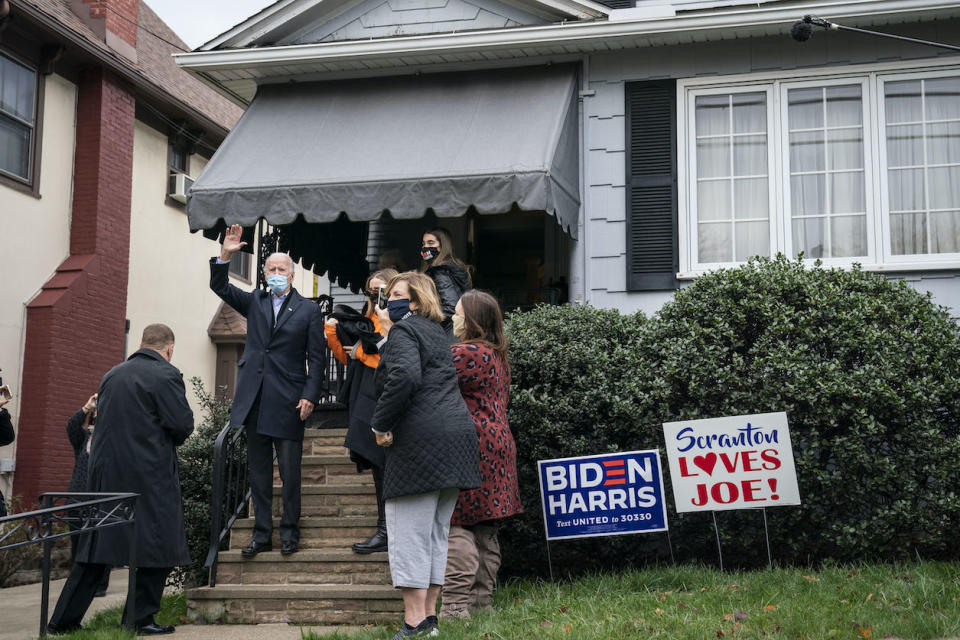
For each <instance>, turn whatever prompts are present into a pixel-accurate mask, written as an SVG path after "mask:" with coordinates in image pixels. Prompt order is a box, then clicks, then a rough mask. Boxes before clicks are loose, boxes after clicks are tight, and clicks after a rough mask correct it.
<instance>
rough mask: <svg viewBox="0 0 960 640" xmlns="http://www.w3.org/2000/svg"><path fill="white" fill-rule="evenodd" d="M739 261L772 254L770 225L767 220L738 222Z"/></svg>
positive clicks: (737, 256) (737, 257)
mask: <svg viewBox="0 0 960 640" xmlns="http://www.w3.org/2000/svg"><path fill="white" fill-rule="evenodd" d="M736 234H737V238H736V239H737V255H736V259H737V262H745V261H747V260H749V259H750V258H752V257H754V256H769V255H770V225H769V224H768V223H767V222H737V223H736Z"/></svg>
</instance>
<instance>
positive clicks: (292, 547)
mask: <svg viewBox="0 0 960 640" xmlns="http://www.w3.org/2000/svg"><path fill="white" fill-rule="evenodd" d="M296 552H297V543H296V542H284V543H283V546H282V547H280V555H282V556H289V555H292V554H294V553H296Z"/></svg>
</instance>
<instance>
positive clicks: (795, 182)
mask: <svg viewBox="0 0 960 640" xmlns="http://www.w3.org/2000/svg"><path fill="white" fill-rule="evenodd" d="M826 184H827V179H826V176H825V175H824V174H822V173H821V174H812V175H805V176H792V177H791V178H790V210H791V211H792V212H793V215H795V216H797V215H801V216H803V215H811V214H817V213H826V211H827V207H826V204H827V188H826Z"/></svg>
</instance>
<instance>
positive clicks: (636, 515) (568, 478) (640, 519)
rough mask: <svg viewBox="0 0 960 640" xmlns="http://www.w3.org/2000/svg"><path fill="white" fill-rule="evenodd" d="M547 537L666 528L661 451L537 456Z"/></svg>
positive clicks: (554, 538)
mask: <svg viewBox="0 0 960 640" xmlns="http://www.w3.org/2000/svg"><path fill="white" fill-rule="evenodd" d="M537 467H538V469H539V472H540V473H539V475H540V500H541V503H542V504H543V521H544V524H545V526H546V530H547V540H558V539H567V538H587V537H591V536H614V535H621V534H625V533H645V532H651V531H666V530H667V511H666V504H665V503H664V494H663V473H662V470H661V468H660V453H659V452H658V451H656V450H651V451H629V452H625V453H607V454H602V455H596V456H583V457H579V458H561V459H558V460H539V461H538V462H537Z"/></svg>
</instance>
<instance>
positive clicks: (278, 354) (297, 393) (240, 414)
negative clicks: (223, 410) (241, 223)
mask: <svg viewBox="0 0 960 640" xmlns="http://www.w3.org/2000/svg"><path fill="white" fill-rule="evenodd" d="M229 268H230V265H229V264H217V259H216V258H211V260H210V288H211V289H213V292H214V293H216V294H217V295H218V296H220V298H221V299H222V300H223V301H224V302H226V303H227V304H228V305H230V306H231V307H233V308H234V309H236V311H237V313H239V314H240V315H242V316H243V317H245V318H246V319H247V343H246V346H245V347H244V349H243V357H242V358H240V361H239V362H237V367H238V369H237V391H236V393H235V394H234V396H233V406H232V407H231V408H230V424H231V425H233V426H237V425H241V424H243V423H244V422H245V421H246V419H247V414H249V413H250V408H251V407H252V406H253V402H254V400H256V398H257V393H258V392H261V397H260V415H259V419H258V421H257V433H259V434H261V435H265V436H271V437H273V438H283V439H285V440H303V421H302V420H301V419H300V412H299V411H298V410H297V403H298V402H299V401H300V399H301V398H305V399H307V400H309V401H311V402H313V403H314V404H316V403H317V402H319V400H320V396H321V394H322V393H323V386H324V372H325V371H326V368H327V354H326V351H327V348H326V337H325V336H324V335H323V317H322V315H321V313H320V307H318V306H317V305H315V304H314V303H313V302H311V301H310V300H307V299H306V298H304V297H303V296H301V295H300V294H299V293H297V290H296V289H293V288H291V289H290V293H289V294H288V295H289V299H288V300H287V301H286V305H285V307H284V308H283V309H282V310H281V311H280V315H279V317H278V318H277V322H276V327H274V322H273V302H272V301H271V300H270V295H271V294H270V293H268V292H266V291H262V290H260V289H257V290H255V291H244V290H243V289H240V288H239V287H235V286H233V285H232V284H230V278H229ZM308 360H309V362H310V369H309V372H308V371H307V367H306V363H307V361H308ZM261 390H262V391H261Z"/></svg>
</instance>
